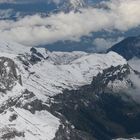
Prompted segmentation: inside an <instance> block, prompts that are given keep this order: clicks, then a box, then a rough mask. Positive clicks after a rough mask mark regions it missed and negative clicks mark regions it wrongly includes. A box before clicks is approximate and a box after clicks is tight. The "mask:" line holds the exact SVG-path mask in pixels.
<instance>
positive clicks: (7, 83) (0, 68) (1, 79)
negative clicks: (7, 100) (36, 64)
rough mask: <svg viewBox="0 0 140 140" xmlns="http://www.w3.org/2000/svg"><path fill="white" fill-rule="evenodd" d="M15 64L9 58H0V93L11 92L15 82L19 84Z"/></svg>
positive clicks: (19, 79)
mask: <svg viewBox="0 0 140 140" xmlns="http://www.w3.org/2000/svg"><path fill="white" fill-rule="evenodd" d="M16 68H17V67H16V64H15V63H14V61H12V60H11V59H9V58H6V57H0V91H1V92H5V91H6V90H11V89H12V88H13V86H14V85H15V82H16V81H19V82H21V78H20V76H18V75H17V71H16Z"/></svg>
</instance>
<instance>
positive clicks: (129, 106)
mask: <svg viewBox="0 0 140 140" xmlns="http://www.w3.org/2000/svg"><path fill="white" fill-rule="evenodd" d="M118 69H119V72H118V73H117V70H118ZM124 69H125V71H124ZM129 72H130V71H129V68H128V67H127V66H124V67H121V66H118V67H111V68H109V69H106V70H104V72H103V73H102V74H99V75H98V76H97V77H96V78H94V80H93V82H92V83H91V85H87V86H83V87H81V88H79V89H78V90H71V91H69V90H65V91H64V94H59V95H57V96H55V97H54V102H53V103H52V105H51V109H52V110H54V111H56V112H59V113H61V114H62V115H64V116H65V118H66V119H67V120H68V121H69V122H70V123H71V124H73V125H74V126H75V128H74V129H75V130H76V131H79V132H84V133H85V134H87V135H88V136H90V137H91V139H93V140H94V139H97V140H111V139H113V138H118V137H126V138H127V137H128V138H129V137H133V136H136V137H139V136H140V135H139V134H140V125H139V121H140V105H138V104H137V103H135V102H134V101H133V100H132V99H131V98H129V96H128V95H127V94H126V92H122V93H111V92H107V91H108V90H106V88H107V83H108V79H107V80H105V79H106V76H107V77H109V80H111V81H113V80H115V79H119V80H122V78H125V77H127V76H128V74H129ZM58 133H62V130H61V129H60V130H59V131H58ZM84 133H83V134H84ZM62 135H64V134H63V133H62ZM82 138H83V139H82ZM82 138H80V140H88V137H82ZM58 140H59V139H58ZM70 140H73V138H70Z"/></svg>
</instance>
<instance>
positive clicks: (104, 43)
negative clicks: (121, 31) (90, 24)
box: [91, 37, 123, 52]
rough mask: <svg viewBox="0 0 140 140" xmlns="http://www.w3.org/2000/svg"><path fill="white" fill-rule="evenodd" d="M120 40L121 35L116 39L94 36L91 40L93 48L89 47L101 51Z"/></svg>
mask: <svg viewBox="0 0 140 140" xmlns="http://www.w3.org/2000/svg"><path fill="white" fill-rule="evenodd" d="M121 40H123V37H119V38H117V39H113V38H108V39H104V38H96V39H95V40H94V41H93V45H94V48H91V49H93V50H95V51H96V52H103V51H106V50H107V49H109V48H110V47H112V46H113V45H114V44H116V43H118V42H120V41H121Z"/></svg>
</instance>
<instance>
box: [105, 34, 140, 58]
mask: <svg viewBox="0 0 140 140" xmlns="http://www.w3.org/2000/svg"><path fill="white" fill-rule="evenodd" d="M108 51H115V52H117V53H118V54H120V55H122V56H123V57H124V58H125V59H127V60H130V59H132V58H133V57H138V58H140V36H138V37H128V38H126V39H124V40H123V41H121V42H119V43H118V44H116V45H114V46H112V47H111V48H110V49H109V50H108Z"/></svg>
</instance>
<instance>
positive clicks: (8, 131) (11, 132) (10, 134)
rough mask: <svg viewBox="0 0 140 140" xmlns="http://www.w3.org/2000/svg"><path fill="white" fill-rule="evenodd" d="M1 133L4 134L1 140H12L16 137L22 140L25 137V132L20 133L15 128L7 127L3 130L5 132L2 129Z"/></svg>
mask: <svg viewBox="0 0 140 140" xmlns="http://www.w3.org/2000/svg"><path fill="white" fill-rule="evenodd" d="M0 132H1V133H2V134H3V135H2V136H1V137H0V139H1V140H10V139H13V138H15V137H19V139H20V137H24V132H19V131H18V130H16V129H14V128H8V127H5V128H3V130H1V129H0Z"/></svg>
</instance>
